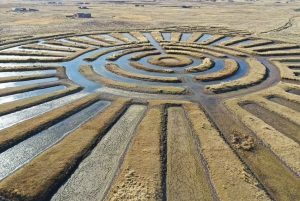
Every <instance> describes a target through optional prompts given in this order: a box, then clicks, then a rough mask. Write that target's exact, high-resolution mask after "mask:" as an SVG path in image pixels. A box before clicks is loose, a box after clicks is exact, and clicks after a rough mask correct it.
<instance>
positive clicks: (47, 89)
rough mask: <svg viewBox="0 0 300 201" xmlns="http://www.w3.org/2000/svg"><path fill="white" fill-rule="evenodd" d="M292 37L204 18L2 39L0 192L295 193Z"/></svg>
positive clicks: (45, 196) (173, 196)
mask: <svg viewBox="0 0 300 201" xmlns="http://www.w3.org/2000/svg"><path fill="white" fill-rule="evenodd" d="M91 10H92V9H91ZM127 17H131V18H135V19H136V18H138V16H133V15H130V16H127ZM116 18H120V17H118V16H116ZM229 33H231V34H229ZM232 33H235V34H232ZM3 43H5V42H3ZM297 48H298V44H296V43H292V42H285V41H279V40H271V39H260V38H253V37H248V36H246V32H243V31H236V32H235V31H234V30H229V29H228V30H227V29H226V32H225V31H218V30H216V29H214V28H211V29H204V28H201V27H198V28H195V30H191V29H190V27H178V28H175V27H173V28H169V29H149V30H146V29H144V30H138V29H137V30H131V29H124V30H118V31H105V32H100V31H99V32H87V33H80V34H73V33H68V34H62V35H61V34H57V35H53V36H51V35H50V36H47V37H41V36H36V37H29V38H23V39H20V40H16V41H15V42H14V41H9V40H7V41H6V44H2V45H0V106H1V107H0V118H1V121H0V161H1V162H0V200H1V201H2V200H3V201H7V200H8V201H36V200H38V201H49V200H51V201H65V200H70V201H74V200H92V201H94V200H95V201H96V200H153V201H154V200H156V201H157V200H158V201H159V200H161V201H164V200H168V201H177V200H178V201H182V200H187V201H190V200H212V201H216V200H226V201H227V200H228V201H235V200H243V201H244V200H245V201H248V200H249V201H253V200H257V201H262V200H265V201H269V200H291V201H294V200H298V198H299V197H300V191H299V189H300V164H299V161H300V145H299V144H300V137H299V136H300V135H299V133H300V109H299V108H300V100H299V96H300V79H299V76H300V71H299V69H300V57H299V56H298V55H299V50H298V49H297Z"/></svg>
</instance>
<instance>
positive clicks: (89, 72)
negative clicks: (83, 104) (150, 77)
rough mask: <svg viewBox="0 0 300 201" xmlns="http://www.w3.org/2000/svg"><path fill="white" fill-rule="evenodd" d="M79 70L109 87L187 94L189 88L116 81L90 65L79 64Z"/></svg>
mask: <svg viewBox="0 0 300 201" xmlns="http://www.w3.org/2000/svg"><path fill="white" fill-rule="evenodd" d="M79 71H80V72H81V73H82V74H83V75H84V76H85V77H86V78H88V79H90V80H92V81H94V82H98V83H100V84H104V85H106V86H109V87H113V88H117V89H124V90H128V91H137V92H149V93H165V94H187V93H188V90H187V89H186V88H184V87H166V86H145V85H139V84H131V83H126V82H120V81H116V80H113V79H110V78H106V77H103V76H101V75H99V74H97V73H96V72H95V71H94V70H93V67H92V66H90V65H82V66H79Z"/></svg>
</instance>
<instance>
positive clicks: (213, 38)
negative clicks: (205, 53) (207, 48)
mask: <svg viewBox="0 0 300 201" xmlns="http://www.w3.org/2000/svg"><path fill="white" fill-rule="evenodd" d="M222 38H225V36H223V35H213V36H211V37H210V38H208V39H205V40H204V41H201V42H200V43H199V44H201V45H209V44H211V43H214V42H216V41H218V40H221V39H222Z"/></svg>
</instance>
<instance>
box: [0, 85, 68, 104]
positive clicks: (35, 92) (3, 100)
mask: <svg viewBox="0 0 300 201" xmlns="http://www.w3.org/2000/svg"><path fill="white" fill-rule="evenodd" d="M64 88H65V86H55V87H49V88H45V89H37V90H33V91H28V92H24V93H18V94H14V95H9V96H4V97H0V104H3V103H7V102H12V101H16V100H21V99H25V98H30V97H34V96H38V95H41V94H46V93H50V92H53V91H58V90H61V89H64Z"/></svg>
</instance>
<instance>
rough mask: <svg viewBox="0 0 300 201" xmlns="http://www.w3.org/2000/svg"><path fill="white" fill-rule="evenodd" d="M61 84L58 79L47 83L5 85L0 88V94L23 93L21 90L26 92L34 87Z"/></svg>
mask: <svg viewBox="0 0 300 201" xmlns="http://www.w3.org/2000/svg"><path fill="white" fill-rule="evenodd" d="M59 85H61V82H60V81H56V82H51V83H49V84H44V85H41V84H27V85H23V86H17V87H7V88H4V89H0V96H8V95H12V94H17V93H23V92H28V91H33V90H36V89H44V88H48V87H55V86H59Z"/></svg>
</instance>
